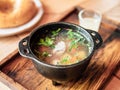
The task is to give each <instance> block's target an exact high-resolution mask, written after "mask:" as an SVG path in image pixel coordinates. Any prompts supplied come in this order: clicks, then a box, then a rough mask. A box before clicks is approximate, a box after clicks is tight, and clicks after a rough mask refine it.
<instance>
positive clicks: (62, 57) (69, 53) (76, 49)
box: [34, 28, 90, 65]
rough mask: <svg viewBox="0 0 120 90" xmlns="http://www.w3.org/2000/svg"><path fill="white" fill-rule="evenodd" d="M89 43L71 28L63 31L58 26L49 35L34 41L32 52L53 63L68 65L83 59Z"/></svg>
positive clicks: (87, 53) (87, 52)
mask: <svg viewBox="0 0 120 90" xmlns="http://www.w3.org/2000/svg"><path fill="white" fill-rule="evenodd" d="M89 47H90V43H89V42H88V41H87V39H86V38H85V37H84V36H83V35H81V34H80V32H74V31H73V30H72V29H65V32H63V30H61V29H60V28H58V29H57V30H55V31H53V32H52V33H51V34H50V35H48V36H46V37H44V38H41V39H39V40H38V41H37V42H36V45H35V48H34V53H35V55H36V56H37V57H38V58H39V59H40V60H44V61H45V62H47V63H49V64H53V65H70V64H74V63H77V62H80V61H82V60H84V59H85V58H86V57H87V56H88V55H89Z"/></svg>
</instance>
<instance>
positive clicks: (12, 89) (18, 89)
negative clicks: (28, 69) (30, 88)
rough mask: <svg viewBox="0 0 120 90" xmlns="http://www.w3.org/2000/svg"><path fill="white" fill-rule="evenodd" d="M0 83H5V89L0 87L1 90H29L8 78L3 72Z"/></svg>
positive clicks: (0, 73)
mask: <svg viewBox="0 0 120 90" xmlns="http://www.w3.org/2000/svg"><path fill="white" fill-rule="evenodd" d="M0 82H1V83H3V85H4V87H0V90H1V89H4V90H8V89H9V90H27V89H26V88H25V87H23V86H22V85H20V84H18V83H17V82H15V81H14V80H13V79H11V78H10V77H8V76H7V75H5V74H4V73H2V72H1V71H0Z"/></svg>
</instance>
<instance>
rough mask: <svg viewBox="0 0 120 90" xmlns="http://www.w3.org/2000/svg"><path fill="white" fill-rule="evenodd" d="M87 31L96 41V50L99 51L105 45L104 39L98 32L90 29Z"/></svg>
mask: <svg viewBox="0 0 120 90" xmlns="http://www.w3.org/2000/svg"><path fill="white" fill-rule="evenodd" d="M87 31H88V32H89V34H90V35H91V36H92V38H93V40H94V43H95V48H96V49H98V48H99V47H100V46H101V45H102V43H103V40H102V37H101V36H100V34H99V33H98V32H96V31H93V30H89V29H87Z"/></svg>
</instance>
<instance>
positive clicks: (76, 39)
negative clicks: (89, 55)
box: [67, 29, 89, 51]
mask: <svg viewBox="0 0 120 90" xmlns="http://www.w3.org/2000/svg"><path fill="white" fill-rule="evenodd" d="M67 35H68V39H70V40H72V41H71V43H70V47H69V51H71V50H72V49H73V48H77V47H78V45H79V43H80V44H82V45H85V38H84V37H83V36H82V35H81V34H80V33H79V32H73V31H72V29H69V31H68V32H67ZM86 45H87V46H89V43H87V44H86Z"/></svg>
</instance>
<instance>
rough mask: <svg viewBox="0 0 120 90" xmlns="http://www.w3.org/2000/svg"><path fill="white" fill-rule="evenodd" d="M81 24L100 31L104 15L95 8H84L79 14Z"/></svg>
mask: <svg viewBox="0 0 120 90" xmlns="http://www.w3.org/2000/svg"><path fill="white" fill-rule="evenodd" d="M78 17H79V24H80V26H82V27H84V28H86V29H90V30H94V31H96V32H98V30H99V27H100V23H101V19H102V15H101V14H100V13H98V12H96V11H93V10H87V9H83V10H81V11H80V12H79V14H78Z"/></svg>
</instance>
